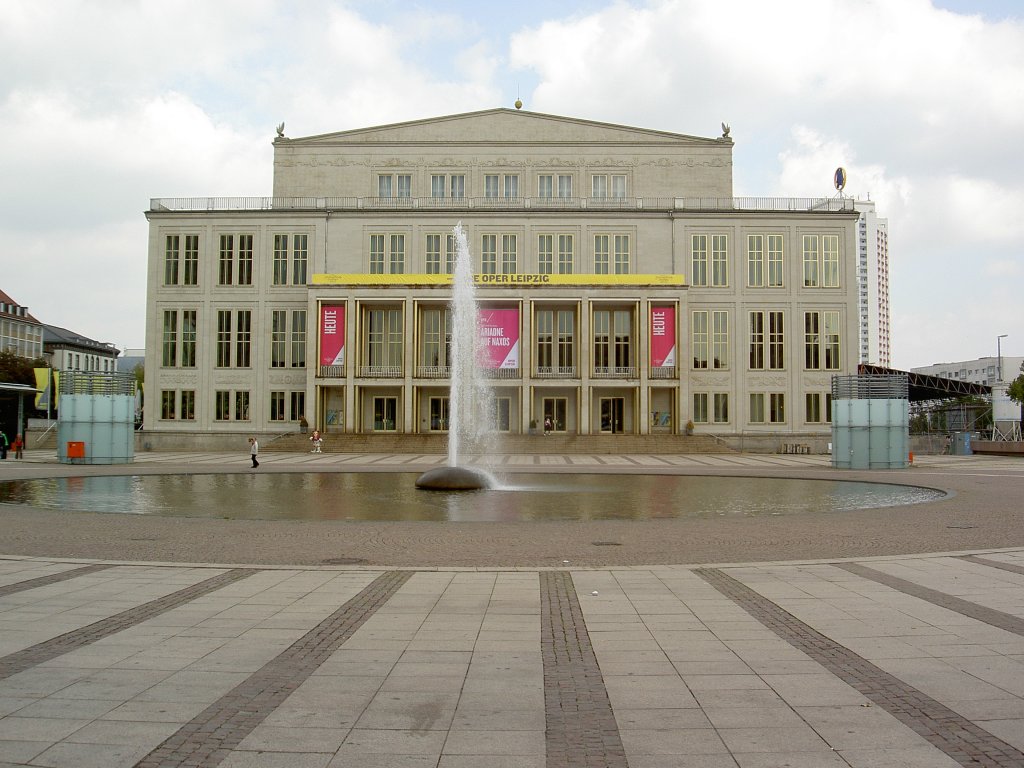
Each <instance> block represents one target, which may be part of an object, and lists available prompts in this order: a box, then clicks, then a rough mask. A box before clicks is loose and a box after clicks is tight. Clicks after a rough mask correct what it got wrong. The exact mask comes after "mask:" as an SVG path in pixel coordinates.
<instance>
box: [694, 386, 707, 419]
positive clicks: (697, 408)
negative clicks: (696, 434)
mask: <svg viewBox="0 0 1024 768" xmlns="http://www.w3.org/2000/svg"><path fill="white" fill-rule="evenodd" d="M693 423H694V424H707V423H708V393H707V392H694V393H693Z"/></svg>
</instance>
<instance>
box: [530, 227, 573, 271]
mask: <svg viewBox="0 0 1024 768" xmlns="http://www.w3.org/2000/svg"><path fill="white" fill-rule="evenodd" d="M556 245H557V248H558V257H557V259H558V260H557V262H556V261H555V247H556ZM575 261H576V238H575V237H574V236H573V235H571V234H558V235H547V234H544V235H538V237H537V271H538V272H540V274H542V275H550V274H551V273H552V272H555V271H556V270H557V272H558V274H560V275H571V274H572V273H573V271H574V264H575Z"/></svg>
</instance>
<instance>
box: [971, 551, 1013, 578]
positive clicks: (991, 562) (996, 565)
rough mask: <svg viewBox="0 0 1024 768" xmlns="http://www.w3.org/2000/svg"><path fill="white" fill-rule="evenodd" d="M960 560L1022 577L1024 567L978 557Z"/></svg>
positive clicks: (972, 556)
mask: <svg viewBox="0 0 1024 768" xmlns="http://www.w3.org/2000/svg"><path fill="white" fill-rule="evenodd" d="M960 559H961V560H966V561H967V562H969V563H977V564H978V565H985V566H988V567H989V568H998V569H999V570H1001V571H1009V572H1010V573H1019V574H1021V575H1024V566H1021V565H1014V564H1013V563H1004V562H1003V561H1001V560H989V559H988V558H987V557H979V556H978V555H964V556H963V557H961V558H960Z"/></svg>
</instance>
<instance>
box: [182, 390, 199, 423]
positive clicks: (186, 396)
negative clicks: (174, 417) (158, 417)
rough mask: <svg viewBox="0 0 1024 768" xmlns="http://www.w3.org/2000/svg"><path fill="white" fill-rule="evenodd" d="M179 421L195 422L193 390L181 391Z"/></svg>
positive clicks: (194, 392)
mask: <svg viewBox="0 0 1024 768" xmlns="http://www.w3.org/2000/svg"><path fill="white" fill-rule="evenodd" d="M181 420H182V421H195V420H196V391H195V390H194V389H183V390H181Z"/></svg>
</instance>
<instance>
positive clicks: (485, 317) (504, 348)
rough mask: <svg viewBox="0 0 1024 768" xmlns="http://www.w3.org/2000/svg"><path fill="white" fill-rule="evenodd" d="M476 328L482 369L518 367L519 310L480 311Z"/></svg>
mask: <svg viewBox="0 0 1024 768" xmlns="http://www.w3.org/2000/svg"><path fill="white" fill-rule="evenodd" d="M477 328H478V329H479V333H480V341H481V344H480V346H481V347H482V351H481V357H482V359H481V360H480V365H482V366H483V367H484V368H518V367H519V310H518V309H481V310H480V314H479V319H478V321H477Z"/></svg>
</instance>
